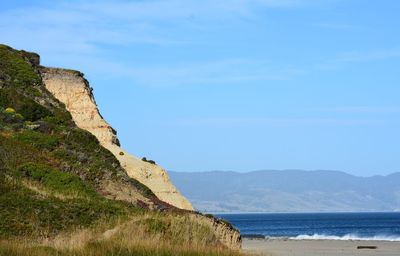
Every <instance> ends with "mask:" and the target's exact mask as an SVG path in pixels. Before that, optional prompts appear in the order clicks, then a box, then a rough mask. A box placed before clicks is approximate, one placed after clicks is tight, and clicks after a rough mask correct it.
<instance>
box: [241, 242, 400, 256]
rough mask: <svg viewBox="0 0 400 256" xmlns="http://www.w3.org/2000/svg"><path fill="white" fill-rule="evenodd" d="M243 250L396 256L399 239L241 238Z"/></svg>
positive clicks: (273, 254)
mask: <svg viewBox="0 0 400 256" xmlns="http://www.w3.org/2000/svg"><path fill="white" fill-rule="evenodd" d="M242 249H243V251H244V252H247V253H250V254H253V253H254V254H255V255H267V256H353V255H371V256H372V255H374V256H398V255H400V242H399V241H382V240H329V239H321V240H317V239H315V240H311V239H303V240H300V239H298V240H295V239H286V238H282V239H279V238H278V239H268V238H264V239H263V238H243V241H242Z"/></svg>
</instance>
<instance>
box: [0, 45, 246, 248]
mask: <svg viewBox="0 0 400 256" xmlns="http://www.w3.org/2000/svg"><path fill="white" fill-rule="evenodd" d="M149 187H150V188H149ZM0 192H1V193H0V209H1V211H0V220H1V221H0V255H3V252H6V253H5V255H25V254H24V253H25V252H30V251H32V250H42V248H44V249H43V252H42V251H41V252H40V253H38V254H35V255H40V256H42V255H50V254H49V253H48V251H49V250H50V251H54V253H56V252H57V253H58V254H62V255H109V254H113V255H125V254H121V253H119V252H123V251H126V250H128V251H130V252H138V254H139V255H154V254H156V255H188V254H189V255H236V252H233V251H232V249H233V250H234V251H236V250H237V249H240V247H241V237H240V233H239V232H238V231H237V230H236V229H235V228H233V227H232V226H231V225H230V224H229V223H227V222H225V221H224V220H221V219H217V218H215V217H213V216H208V215H203V214H201V213H198V212H195V211H192V207H191V205H190V203H189V202H188V201H187V200H186V199H185V198H184V197H183V196H181V195H180V194H179V192H178V191H177V190H176V188H175V187H174V186H173V185H172V183H171V182H170V180H169V177H168V175H167V173H166V172H165V170H163V169H162V168H160V167H158V166H157V165H155V164H154V163H152V162H151V161H143V160H139V159H137V158H135V157H133V156H130V155H129V154H128V153H127V152H125V151H124V150H123V149H121V148H120V147H119V141H118V138H117V136H116V132H115V131H114V129H112V127H111V126H110V125H109V124H108V123H107V122H106V121H104V119H103V118H102V117H101V115H100V113H99V111H98V109H97V106H96V102H95V100H94V97H93V94H92V90H91V88H90V86H89V84H88V82H87V81H86V80H85V79H84V77H83V74H82V73H80V72H78V71H72V70H65V69H56V68H46V67H43V66H40V57H39V55H37V54H35V53H30V52H26V51H18V50H15V49H12V48H11V47H9V46H6V45H1V44H0ZM20 241H26V243H21V242H20ZM60 246H61V247H60ZM4 250H5V251H4ZM115 252H118V253H115ZM192 252H193V253H195V254H191V253H192ZM143 253H144V254H143ZM132 254H135V253H132ZM51 255H54V254H51ZM135 255H136V254H135Z"/></svg>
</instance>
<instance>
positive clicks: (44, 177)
mask: <svg viewBox="0 0 400 256" xmlns="http://www.w3.org/2000/svg"><path fill="white" fill-rule="evenodd" d="M18 170H19V171H20V173H21V174H22V175H23V176H25V177H28V178H31V179H33V180H35V181H38V182H40V183H42V184H43V185H44V186H46V187H47V188H49V189H51V190H53V191H58V192H71V193H80V194H89V195H94V194H95V192H94V190H91V189H89V188H88V187H86V186H85V185H84V184H83V182H82V181H81V179H80V178H79V176H77V175H75V174H71V173H66V172H62V171H59V170H57V169H54V168H52V167H50V166H47V165H44V164H37V163H27V164H23V165H21V166H20V167H19V168H18Z"/></svg>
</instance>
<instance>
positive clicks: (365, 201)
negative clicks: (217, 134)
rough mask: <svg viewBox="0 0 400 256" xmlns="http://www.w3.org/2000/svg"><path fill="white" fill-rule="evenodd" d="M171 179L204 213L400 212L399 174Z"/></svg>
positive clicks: (277, 173)
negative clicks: (205, 187)
mask: <svg viewBox="0 0 400 256" xmlns="http://www.w3.org/2000/svg"><path fill="white" fill-rule="evenodd" d="M170 175H171V179H172V181H173V182H174V183H175V184H176V186H177V187H178V188H179V189H180V190H181V191H182V193H184V195H185V196H187V197H188V198H189V199H190V200H191V202H192V203H193V205H194V206H195V207H196V208H198V209H200V210H202V211H211V212H334V211H348V212H349V211H400V174H399V173H397V174H392V175H389V176H373V177H356V176H352V175H349V174H346V173H343V172H337V171H300V170H287V171H272V170H271V171H256V172H248V173H236V172H222V171H215V172H198V173H188V172H182V173H178V172H170ZM204 186H207V190H204V189H203V188H204Z"/></svg>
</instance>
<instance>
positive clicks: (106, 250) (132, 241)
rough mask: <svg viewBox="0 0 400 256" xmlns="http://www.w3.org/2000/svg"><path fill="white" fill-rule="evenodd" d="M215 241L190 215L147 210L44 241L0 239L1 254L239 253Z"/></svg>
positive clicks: (166, 254)
mask: <svg viewBox="0 0 400 256" xmlns="http://www.w3.org/2000/svg"><path fill="white" fill-rule="evenodd" d="M216 241H217V240H216V238H215V235H214V233H213V232H212V231H211V230H210V229H209V227H207V226H206V225H203V224H202V223H199V222H194V221H193V220H192V219H191V218H190V217H189V216H185V215H175V214H161V213H152V212H149V213H146V214H145V215H141V216H132V217H130V218H128V219H119V220H116V221H113V222H112V223H111V222H107V221H102V222H101V223H98V224H97V225H96V226H95V227H94V228H91V229H80V230H75V231H73V232H68V233H62V234H60V235H58V236H57V237H55V238H53V239H47V240H43V241H35V242H32V241H16V240H14V241H0V255H10V256H13V255H21V256H28V255H29V256H47V255H60V256H64V255H65V256H102V255H115V256H125V255H163V256H164V255H165V256H168V255H171V256H172V255H188V256H191V255H221V256H225V255H242V254H241V253H240V252H235V251H231V250H228V249H226V248H225V247H223V246H222V245H220V244H219V243H218V242H216Z"/></svg>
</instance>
